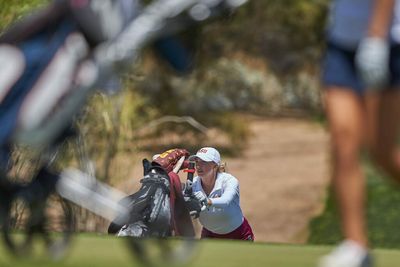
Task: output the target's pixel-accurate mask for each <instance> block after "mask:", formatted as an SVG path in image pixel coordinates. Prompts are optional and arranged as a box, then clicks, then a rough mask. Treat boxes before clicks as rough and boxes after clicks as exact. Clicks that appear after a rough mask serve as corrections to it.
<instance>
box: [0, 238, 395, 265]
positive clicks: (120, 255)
mask: <svg viewBox="0 0 400 267" xmlns="http://www.w3.org/2000/svg"><path fill="white" fill-rule="evenodd" d="M198 243H199V244H198V253H197V256H196V257H195V258H194V259H193V261H192V262H191V263H190V264H189V265H187V266H192V267H257V266H260V267H265V266H271V267H292V266H293V267H313V266H315V262H316V261H317V259H318V258H319V257H320V256H321V255H323V254H324V253H326V252H328V251H329V250H330V249H331V247H324V246H306V245H278V244H264V243H247V242H240V241H220V240H218V241H199V242H198ZM0 255H1V256H0V266H6V267H11V266H13V267H19V266H26V267H28V266H29V267H31V266H41V267H46V266H57V267H63V266H70V267H78V266H96V267H106V266H111V267H125V266H126V267H128V266H140V264H138V262H137V261H136V260H135V258H134V257H133V256H132V255H130V253H129V250H128V247H127V246H126V243H125V242H124V240H121V239H117V238H114V237H108V236H88V235H84V236H79V237H78V236H75V239H74V243H73V247H72V249H71V251H70V252H69V253H68V256H67V257H66V258H65V259H64V260H62V261H59V262H51V261H49V260H43V259H37V258H35V259H31V260H27V259H18V260H16V259H13V258H11V257H9V256H8V254H7V253H6V251H5V250H4V247H3V246H0ZM374 255H375V256H376V263H377V265H376V267H394V266H397V265H398V263H399V262H400V251H397V250H382V249H376V250H374Z"/></svg>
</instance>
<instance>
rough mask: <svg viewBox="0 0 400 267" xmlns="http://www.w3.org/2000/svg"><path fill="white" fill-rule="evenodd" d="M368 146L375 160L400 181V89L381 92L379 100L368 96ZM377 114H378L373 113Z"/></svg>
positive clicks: (387, 172)
mask: <svg viewBox="0 0 400 267" xmlns="http://www.w3.org/2000/svg"><path fill="white" fill-rule="evenodd" d="M366 103H367V114H368V119H367V121H368V125H369V127H368V136H369V140H368V146H369V149H370V151H371V154H372V156H373V157H374V159H375V162H376V163H377V164H378V166H379V167H381V168H382V170H383V171H385V172H386V174H388V175H390V176H391V178H393V179H394V180H395V181H397V182H399V183H400V151H399V149H398V146H397V138H398V137H399V133H400V91H398V90H396V91H390V92H385V93H382V94H380V97H379V100H378V101H377V100H376V98H375V100H374V99H373V96H367V102H366ZM373 114H376V115H373Z"/></svg>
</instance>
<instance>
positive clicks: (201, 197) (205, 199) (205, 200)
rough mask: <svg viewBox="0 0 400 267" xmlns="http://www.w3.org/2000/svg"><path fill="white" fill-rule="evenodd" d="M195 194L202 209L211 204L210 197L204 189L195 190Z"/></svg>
mask: <svg viewBox="0 0 400 267" xmlns="http://www.w3.org/2000/svg"><path fill="white" fill-rule="evenodd" d="M193 196H194V198H195V199H196V200H197V201H198V202H199V203H200V206H201V211H203V210H205V209H206V208H207V207H208V206H210V205H211V201H210V199H209V198H208V197H207V196H206V194H205V193H204V192H203V191H197V192H194V193H193Z"/></svg>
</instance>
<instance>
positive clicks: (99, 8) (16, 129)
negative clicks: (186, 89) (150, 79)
mask: <svg viewBox="0 0 400 267" xmlns="http://www.w3.org/2000/svg"><path fill="white" fill-rule="evenodd" d="M140 10H141V6H140V4H139V3H138V1H136V0H101V1H97V0H89V1H81V0H55V1H53V2H52V3H51V4H49V5H48V6H46V7H45V8H43V9H41V10H39V11H37V12H35V13H33V14H31V15H30V16H28V17H27V18H24V19H23V20H21V21H19V22H17V23H16V24H14V25H13V26H12V27H10V28H9V29H8V30H7V31H6V32H4V33H3V34H2V36H0V125H1V128H0V146H1V147H4V146H5V144H7V143H13V142H17V143H24V144H28V145H35V146H41V145H42V146H43V145H53V144H54V143H56V142H57V141H58V140H59V139H61V140H62V138H63V132H65V131H66V129H68V128H69V127H70V125H71V123H72V120H73V117H74V115H75V114H76V113H77V112H78V111H79V110H80V109H81V107H82V106H83V105H84V103H85V102H86V99H87V97H88V95H89V92H91V91H92V90H90V89H91V88H90V85H103V84H104V83H106V82H107V80H105V81H104V80H102V79H104V77H103V76H108V77H107V78H106V79H110V77H111V78H113V77H114V76H115V75H116V74H114V73H112V74H110V73H108V75H103V74H104V73H100V74H99V70H98V67H97V63H96V62H95V61H94V60H93V54H92V53H93V51H94V48H95V47H96V46H99V45H101V44H103V43H105V42H107V41H112V40H113V38H116V36H117V35H118V34H119V33H120V32H121V31H122V30H123V29H124V27H125V25H127V24H128V23H129V22H130V21H131V20H132V19H133V18H135V16H137V15H138V13H139V12H140ZM157 42H161V45H157V46H156V47H157V48H160V49H166V50H168V51H164V52H162V53H161V55H167V57H166V59H167V60H170V59H171V60H174V59H176V60H177V62H171V66H175V67H177V68H178V71H181V70H182V71H183V70H184V69H185V68H186V67H188V68H189V67H190V66H189V65H190V59H189V57H186V55H189V53H187V51H185V49H184V47H183V46H182V45H181V46H179V42H176V41H174V38H173V37H163V38H162V39H160V40H157ZM157 42H156V43H157ZM174 44H177V45H178V47H176V46H174ZM173 47H175V49H172V48H173ZM181 48H182V49H181ZM169 51H171V52H169ZM171 53H175V54H174V55H171ZM178 54H179V55H178ZM168 55H169V56H168ZM185 58H186V59H185ZM109 72H113V70H111V69H110V71H109ZM98 80H102V81H101V82H97V81H98Z"/></svg>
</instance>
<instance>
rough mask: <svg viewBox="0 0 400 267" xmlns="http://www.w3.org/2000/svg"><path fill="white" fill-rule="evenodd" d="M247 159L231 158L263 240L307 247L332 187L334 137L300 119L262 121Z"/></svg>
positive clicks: (250, 217) (245, 209)
mask: <svg viewBox="0 0 400 267" xmlns="http://www.w3.org/2000/svg"><path fill="white" fill-rule="evenodd" d="M251 130H252V132H253V137H252V138H251V139H250V143H249V146H248V148H247V149H246V151H245V153H244V156H243V157H241V158H236V159H226V161H227V167H228V172H230V173H232V174H233V175H235V176H236V177H237V178H238V179H239V182H240V192H241V204H242V208H243V212H244V214H245V216H246V217H247V218H248V220H249V222H250V224H251V225H252V227H253V230H254V232H255V236H256V239H257V240H258V241H266V242H290V243H302V242H305V241H306V238H307V235H308V229H307V228H308V227H307V226H308V222H309V220H310V219H311V218H312V217H313V216H315V215H317V214H318V213H319V212H321V211H322V208H323V201H324V198H325V195H326V185H327V183H328V182H329V155H328V153H327V152H328V142H329V138H328V134H327V132H326V130H325V129H323V127H322V126H321V125H320V124H317V123H315V122H310V121H305V120H299V119H256V120H254V121H252V123H251Z"/></svg>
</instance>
